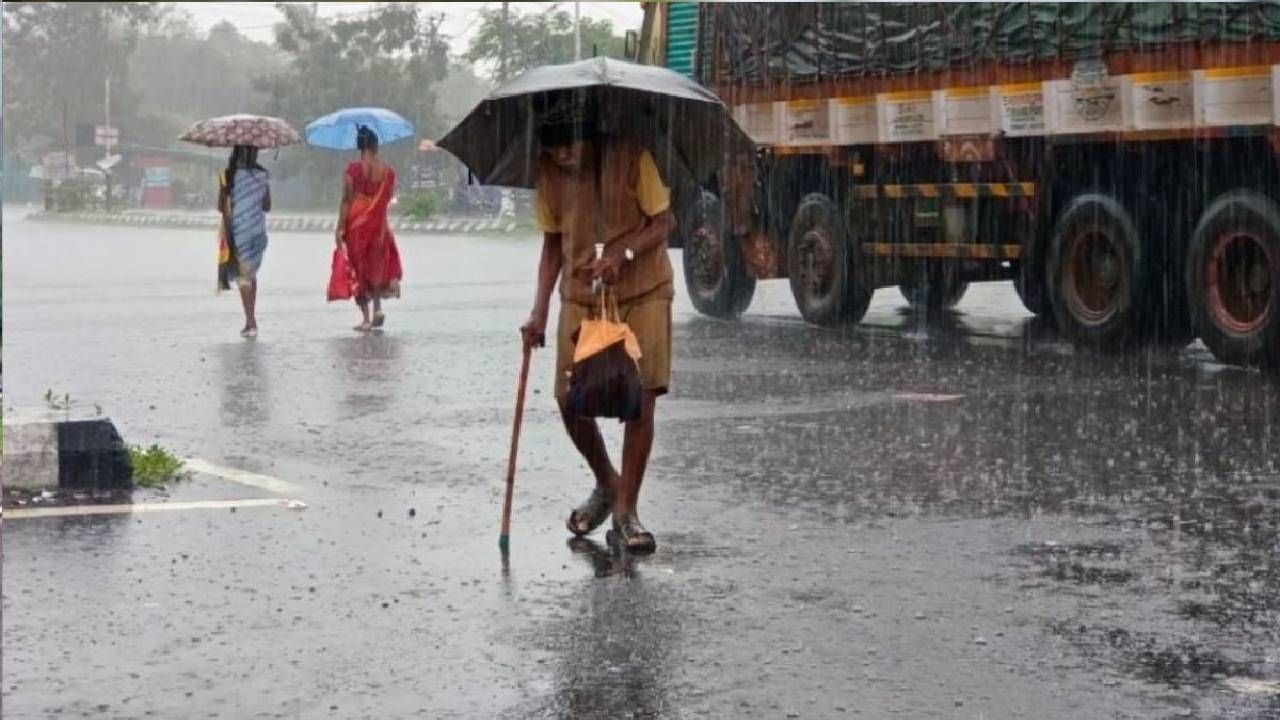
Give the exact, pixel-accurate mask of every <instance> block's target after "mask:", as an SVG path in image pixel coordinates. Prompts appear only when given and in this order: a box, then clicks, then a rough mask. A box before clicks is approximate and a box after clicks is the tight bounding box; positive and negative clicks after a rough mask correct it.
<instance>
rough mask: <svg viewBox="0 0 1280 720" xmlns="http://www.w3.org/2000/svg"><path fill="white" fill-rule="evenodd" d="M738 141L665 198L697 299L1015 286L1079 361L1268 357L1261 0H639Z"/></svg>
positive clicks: (1275, 22)
mask: <svg viewBox="0 0 1280 720" xmlns="http://www.w3.org/2000/svg"><path fill="white" fill-rule="evenodd" d="M638 40H639V42H638V44H637V46H636V54H637V55H638V57H639V59H640V61H641V62H650V63H655V64H664V65H666V66H667V67H669V68H672V69H674V70H677V71H680V72H684V73H686V74H688V75H690V76H691V77H693V78H694V79H696V80H697V81H698V82H700V83H702V84H703V85H705V86H707V87H709V88H711V89H713V90H714V91H715V92H716V93H717V94H718V95H719V96H720V97H721V98H722V99H723V100H724V101H725V103H726V104H727V105H728V106H730V107H731V108H732V110H733V113H734V116H735V118H736V120H737V122H738V123H739V124H740V125H741V126H742V128H743V129H744V130H745V131H746V132H747V133H748V134H749V135H750V136H751V137H752V138H753V139H754V140H755V142H756V145H757V152H756V153H755V155H754V156H752V157H735V158H726V159H725V163H724V168H723V170H722V171H721V172H720V173H719V174H718V176H717V177H716V179H715V180H713V181H712V182H710V183H709V184H708V185H707V186H703V187H690V186H688V185H684V186H680V187H678V188H677V212H678V215H679V220H680V226H681V235H682V237H681V241H682V242H683V243H684V256H685V261H684V271H685V276H686V280H687V282H688V292H689V295H690V297H691V300H692V301H693V303H694V305H695V306H696V307H697V309H698V310H699V311H701V312H702V313H705V314H707V315H712V316H716V317H722V318H733V317H736V316H738V315H740V314H741V313H742V312H744V311H745V310H746V309H747V307H748V306H749V304H750V302H751V297H752V294H753V292H754V289H755V284H756V282H757V281H760V280H768V279H773V278H787V279H788V280H789V282H790V286H791V292H792V294H793V296H794V298H795V301H796V304H797V306H798V307H799V310H800V313H801V315H803V317H804V318H805V319H806V320H807V321H809V322H811V323H814V324H817V325H823V326H837V325H842V324H848V323H856V322H858V321H859V320H860V319H861V318H862V317H863V315H864V313H865V312H866V310H867V306H868V304H869V303H870V300H871V295H872V292H873V291H875V290H877V289H880V288H886V287H893V286H896V287H897V288H899V289H900V290H901V293H902V295H903V296H904V297H905V298H906V300H907V301H908V302H909V303H910V304H911V306H912V307H913V308H915V309H917V310H919V311H922V312H927V311H940V310H945V309H946V308H949V307H951V306H953V305H955V304H956V303H957V302H959V301H960V299H961V298H962V297H963V296H964V294H965V291H966V289H967V287H968V286H969V284H970V283H974V282H985V281H1002V280H1005V281H1012V282H1013V285H1014V288H1015V289H1016V290H1017V294H1018V296H1019V297H1020V298H1021V300H1022V303H1023V304H1024V305H1025V306H1026V308H1027V310H1029V311H1030V312H1032V313H1034V314H1036V315H1040V316H1045V317H1047V318H1051V319H1052V320H1053V321H1054V322H1056V324H1057V326H1058V327H1059V328H1060V331H1061V332H1062V333H1063V334H1064V335H1065V336H1067V337H1069V338H1071V339H1073V340H1075V341H1077V342H1079V343H1082V344H1085V345H1089V346H1094V347H1116V346H1126V345H1131V344H1134V343H1139V342H1152V341H1155V342H1163V343H1174V344H1185V343H1187V342H1189V341H1191V340H1192V339H1193V338H1195V337H1200V338H1201V339H1202V340H1203V341H1204V343H1205V344H1206V345H1207V346H1208V347H1209V349H1210V350H1211V351H1212V352H1213V354H1214V355H1215V356H1216V357H1217V358H1219V359H1221V360H1223V361H1225V362H1231V363H1242V364H1250V365H1256V364H1273V363H1277V362H1280V204H1278V203H1280V161H1278V153H1280V3H1275V2H1265V3H1061V4H1059V3H899V4H887V3H816V4H811V3H706V4H700V3H689V2H661V3H645V20H644V25H643V28H642V30H641V32H640V36H639V38H638Z"/></svg>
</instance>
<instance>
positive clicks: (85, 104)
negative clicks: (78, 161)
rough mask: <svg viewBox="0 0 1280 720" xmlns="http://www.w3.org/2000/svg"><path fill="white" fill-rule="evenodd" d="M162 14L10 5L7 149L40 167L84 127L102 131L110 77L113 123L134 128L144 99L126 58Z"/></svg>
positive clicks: (120, 7)
mask: <svg viewBox="0 0 1280 720" xmlns="http://www.w3.org/2000/svg"><path fill="white" fill-rule="evenodd" d="M162 15H163V12H162V8H161V7H160V6H159V5H158V3H110V2H20V3H15V2H8V3H5V4H4V35H5V42H4V55H3V59H2V62H3V63H4V69H5V72H4V90H3V92H4V104H5V123H4V144H5V148H6V150H7V151H8V152H12V153H15V154H17V155H18V156H20V157H22V158H23V159H24V160H25V161H26V162H35V161H36V160H38V159H39V156H40V155H41V154H43V153H44V152H46V151H48V150H50V149H52V148H54V147H60V146H61V145H62V143H63V130H64V119H65V127H66V128H67V132H69V133H73V132H74V130H75V126H76V124H78V123H94V124H100V123H101V122H102V121H103V120H104V118H105V115H106V111H105V87H106V80H107V78H108V77H109V78H111V92H112V104H111V109H112V121H113V122H114V123H115V124H117V125H119V126H120V127H122V128H128V127H129V126H130V124H131V123H133V122H134V121H135V119H136V118H137V117H138V111H137V107H138V102H137V100H138V96H137V93H136V92H134V91H133V90H132V88H131V87H130V85H129V82H128V70H129V66H128V59H129V55H130V53H132V52H133V49H134V47H135V46H136V44H137V41H138V36H139V32H140V30H142V29H145V28H148V27H150V26H152V25H154V24H155V23H156V22H157V21H158V20H159V19H160V18H161V17H162Z"/></svg>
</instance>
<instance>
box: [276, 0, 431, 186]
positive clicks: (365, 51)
mask: <svg viewBox="0 0 1280 720" xmlns="http://www.w3.org/2000/svg"><path fill="white" fill-rule="evenodd" d="M276 7H277V8H278V9H279V11H280V13H281V14H282V16H283V20H282V22H281V23H279V24H278V25H277V26H276V44H277V46H278V47H279V48H280V49H281V50H282V51H283V52H284V53H285V54H286V55H287V57H288V62H287V66H286V67H285V68H284V69H283V70H281V71H279V72H273V73H267V74H265V75H263V76H261V77H259V78H258V79H257V80H256V81H255V82H254V88H255V89H256V90H258V91H259V92H261V93H263V94H264V95H265V97H266V98H268V101H267V104H266V110H267V111H268V112H270V113H271V114H274V115H279V116H280V117H283V118H285V119H287V120H290V121H291V122H294V123H296V124H297V125H299V126H301V125H304V124H305V123H307V122H309V121H311V120H314V119H315V118H317V117H320V116H322V115H325V114H327V113H330V112H333V111H335V110H338V109H341V108H344V107H357V106H365V105H371V106H378V107H386V108H388V109H390V110H393V111H395V112H398V113H400V114H401V115H403V116H404V117H406V118H408V119H409V120H410V121H411V122H413V123H414V127H415V128H417V131H418V133H419V135H425V136H428V137H435V136H437V135H438V134H440V133H441V132H443V130H444V129H445V128H444V127H443V121H442V119H441V118H440V117H439V115H438V113H437V112H436V96H435V93H434V92H433V89H432V88H433V86H434V85H436V84H437V83H439V82H440V81H441V80H442V79H443V78H444V77H445V75H446V73H447V72H448V68H449V45H448V42H447V40H446V38H445V36H444V35H443V34H442V32H441V30H440V26H441V23H442V22H443V16H442V15H423V14H421V13H420V12H419V9H418V7H417V6H416V5H412V4H400V3H395V4H383V5H378V6H376V7H375V8H373V9H372V10H370V11H369V12H368V13H365V14H363V15H361V16H356V17H352V18H346V19H341V20H336V21H325V20H323V19H318V18H316V17H315V16H314V15H313V14H312V13H311V10H310V8H308V7H302V6H299V5H296V4H288V3H277V5H276ZM413 146H414V144H406V145H405V146H393V148H392V149H390V150H389V151H388V152H390V153H391V155H392V156H393V157H394V156H395V155H397V154H407V152H408V151H406V150H405V149H403V148H404V147H408V148H409V151H412V148H413ZM408 157H411V156H408ZM402 159H403V158H402ZM339 169H340V165H339V163H338V160H337V157H336V156H334V155H325V154H321V153H306V154H301V153H299V154H293V155H291V156H290V157H289V158H287V161H286V162H285V163H284V164H282V166H281V172H282V174H284V175H286V176H287V175H290V174H294V173H298V172H302V173H306V174H308V175H310V176H311V177H312V178H313V180H314V181H315V182H316V183H322V182H324V183H329V184H330V185H332V184H334V183H335V182H336V181H335V178H336V177H337V174H336V173H337V171H338V170H339Z"/></svg>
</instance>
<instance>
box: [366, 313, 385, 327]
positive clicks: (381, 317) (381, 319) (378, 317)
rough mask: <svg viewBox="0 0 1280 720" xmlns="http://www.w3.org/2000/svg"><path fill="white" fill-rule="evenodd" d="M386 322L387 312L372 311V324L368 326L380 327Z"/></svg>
mask: <svg viewBox="0 0 1280 720" xmlns="http://www.w3.org/2000/svg"><path fill="white" fill-rule="evenodd" d="M386 322H387V314H386V313H374V314H373V324H372V325H371V326H370V327H376V328H380V327H382V326H383V325H385V324H386Z"/></svg>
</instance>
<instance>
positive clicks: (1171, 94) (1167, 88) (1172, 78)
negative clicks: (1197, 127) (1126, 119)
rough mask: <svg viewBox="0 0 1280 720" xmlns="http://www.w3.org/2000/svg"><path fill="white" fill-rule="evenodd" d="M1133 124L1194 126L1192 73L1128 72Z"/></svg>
mask: <svg viewBox="0 0 1280 720" xmlns="http://www.w3.org/2000/svg"><path fill="white" fill-rule="evenodd" d="M1128 80H1129V83H1130V88H1129V98H1130V105H1131V106H1132V108H1133V127H1134V129H1137V130H1160V129H1170V128H1182V127H1190V126H1191V125H1192V124H1194V122H1195V96H1194V94H1193V92H1192V83H1191V73H1189V72H1184V71H1173V72H1151V73H1136V74H1134V75H1130V76H1128Z"/></svg>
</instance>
